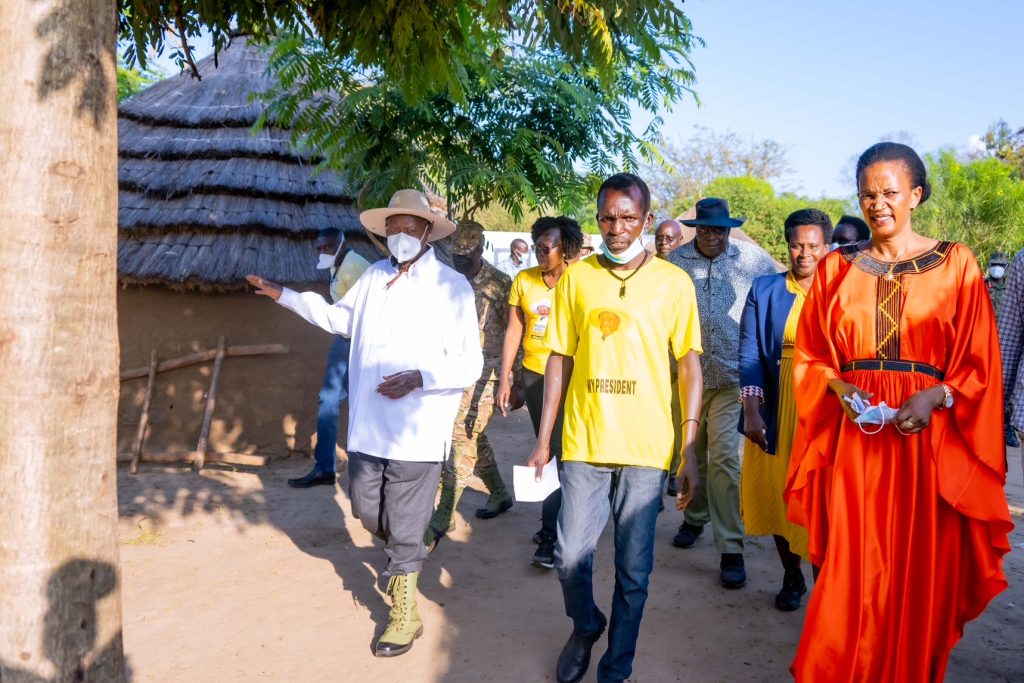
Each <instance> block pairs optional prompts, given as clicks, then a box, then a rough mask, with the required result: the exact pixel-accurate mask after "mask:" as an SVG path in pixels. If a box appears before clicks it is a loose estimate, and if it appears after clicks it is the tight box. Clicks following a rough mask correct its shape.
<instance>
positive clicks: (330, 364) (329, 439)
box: [314, 336, 352, 472]
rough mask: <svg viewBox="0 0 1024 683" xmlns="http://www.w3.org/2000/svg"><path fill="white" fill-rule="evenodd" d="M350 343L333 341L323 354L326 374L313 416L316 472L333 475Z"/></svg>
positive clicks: (344, 395) (342, 339)
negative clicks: (314, 417) (317, 406)
mask: <svg viewBox="0 0 1024 683" xmlns="http://www.w3.org/2000/svg"><path fill="white" fill-rule="evenodd" d="M351 346H352V341H351V340H350V339H349V338H348V337H342V336H338V337H335V339H334V343H333V344H331V350H330V351H329V352H328V353H327V370H326V371H325V372H324V384H323V386H322V387H320V407H319V408H318V410H317V413H316V450H315V451H314V455H315V456H316V469H317V471H318V472H333V471H334V448H335V446H336V445H337V443H338V417H340V415H341V402H342V401H344V400H345V399H346V398H347V397H348V351H349V348H350V347H351Z"/></svg>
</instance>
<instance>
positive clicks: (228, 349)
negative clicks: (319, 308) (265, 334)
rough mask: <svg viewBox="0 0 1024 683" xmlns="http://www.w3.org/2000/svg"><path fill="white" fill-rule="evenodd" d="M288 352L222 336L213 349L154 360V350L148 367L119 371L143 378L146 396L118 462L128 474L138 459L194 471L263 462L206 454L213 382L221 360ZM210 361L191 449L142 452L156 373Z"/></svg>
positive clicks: (251, 457) (214, 400) (254, 457)
mask: <svg viewBox="0 0 1024 683" xmlns="http://www.w3.org/2000/svg"><path fill="white" fill-rule="evenodd" d="M285 353H288V346H287V345H285V344H255V345H250V346H226V345H225V343H224V337H223V336H222V337H220V339H218V340H217V349H216V350H215V351H199V352H197V353H191V354H189V355H187V356H181V357H180V358H172V359H169V360H165V361H161V362H157V357H156V349H153V351H152V352H151V353H150V356H149V367H146V368H132V369H130V370H123V371H121V381H122V382H123V381H125V380H129V379H137V378H140V377H147V378H148V379H147V383H146V397H145V399H144V400H143V402H142V412H141V414H140V416H139V428H138V431H137V432H136V434H135V441H134V443H133V445H132V450H131V452H130V453H118V454H117V461H118V462H127V463H129V471H130V472H131V473H132V474H135V473H136V472H138V469H139V462H140V461H141V462H156V463H178V462H185V463H190V464H191V465H192V468H193V469H194V470H196V471H197V472H198V471H199V470H201V469H202V468H203V467H204V466H205V465H206V463H207V462H216V463H223V464H227V465H248V466H261V465H266V464H267V461H268V459H269V458H268V456H265V455H257V454H255V453H207V452H206V451H207V448H208V446H209V439H210V427H211V425H212V424H213V411H214V409H215V407H216V404H217V384H218V383H219V381H220V371H221V367H223V365H224V359H225V358H228V357H232V358H235V357H240V356H263V355H279V354H285ZM211 360H212V361H213V372H212V373H211V376H210V386H209V388H208V389H207V391H206V406H205V407H204V409H203V420H202V424H201V425H200V428H199V442H198V443H197V444H196V449H195V450H194V451H178V452H171V453H156V454H147V455H143V453H142V449H143V446H144V445H145V441H146V430H147V428H148V427H149V406H150V402H151V400H152V397H153V386H154V384H155V383H156V375H157V374H158V373H161V372H167V371H168V370H177V369H178V368H184V367H188V366H190V365H198V364H200V363H207V362H209V361H211Z"/></svg>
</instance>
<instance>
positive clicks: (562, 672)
mask: <svg viewBox="0 0 1024 683" xmlns="http://www.w3.org/2000/svg"><path fill="white" fill-rule="evenodd" d="M597 621H598V626H597V631H595V632H594V633H592V634H591V635H589V636H584V635H580V634H578V633H576V630H575V629H573V632H572V635H571V636H569V640H567V641H566V643H565V647H563V648H562V652H561V653H560V654H559V655H558V663H557V664H556V665H555V679H556V680H558V683H579V681H581V680H583V676H585V675H586V673H587V669H589V668H590V651H591V650H592V649H593V648H594V643H596V642H597V640H598V638H600V637H601V634H602V633H604V629H605V627H606V626H608V620H607V619H605V616H604V615H603V614H601V610H598V611H597Z"/></svg>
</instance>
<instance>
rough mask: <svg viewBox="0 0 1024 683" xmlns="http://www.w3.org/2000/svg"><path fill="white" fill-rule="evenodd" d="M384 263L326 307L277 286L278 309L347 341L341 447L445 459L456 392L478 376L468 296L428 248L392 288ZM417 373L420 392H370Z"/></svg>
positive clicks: (314, 297) (462, 281)
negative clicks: (390, 378)
mask: <svg viewBox="0 0 1024 683" xmlns="http://www.w3.org/2000/svg"><path fill="white" fill-rule="evenodd" d="M397 272H398V271H397V269H396V268H395V266H393V265H392V264H391V261H390V260H384V261H378V262H377V263H374V264H373V265H371V266H370V267H369V268H368V269H367V271H366V272H365V273H364V274H363V276H362V277H361V278H359V280H358V281H357V282H356V284H355V286H353V287H352V288H351V289H350V290H349V291H348V293H346V294H345V296H344V297H343V298H342V300H341V301H339V302H338V303H336V304H334V305H333V306H332V305H330V304H328V303H327V302H326V301H324V299H323V297H321V296H320V295H319V294H316V293H314V292H305V293H302V294H300V293H298V292H295V291H292V290H290V289H287V288H285V289H284V291H283V292H282V293H281V298H280V300H279V302H278V303H280V304H281V305H282V306H284V307H286V308H288V309H290V310H292V311H294V312H296V313H298V314H299V315H300V316H302V317H303V318H305V319H306V320H308V321H309V322H311V323H312V324H314V325H316V326H318V327H321V328H323V329H325V330H327V331H328V332H331V333H333V334H341V335H345V336H349V337H352V351H351V355H350V357H349V370H348V381H349V421H348V449H349V450H351V451H358V452H360V453H364V454H366V455H373V456H376V457H379V458H388V459H391V460H409V461H416V462H436V461H441V460H444V459H445V458H446V457H447V456H448V449H449V448H450V445H451V438H452V428H453V426H454V422H455V415H456V413H457V412H458V409H459V402H460V400H461V398H462V390H463V389H464V388H466V387H468V386H470V385H472V384H474V383H475V382H476V380H477V378H478V377H479V376H480V372H481V370H482V369H483V354H482V353H481V352H480V330H479V327H478V325H477V317H476V305H475V303H474V297H473V289H472V288H471V287H470V285H469V282H468V281H467V280H466V278H465V276H463V275H460V274H459V273H457V272H456V271H454V270H452V269H451V268H449V267H448V266H446V265H444V264H443V263H441V262H440V261H438V260H437V258H436V257H435V255H434V250H433V249H428V250H427V252H426V253H425V254H423V256H421V257H420V259H419V260H418V261H417V262H416V263H414V264H413V266H412V268H410V269H409V272H407V273H406V274H404V275H402V276H401V277H400V278H398V279H397V280H396V281H395V283H394V284H393V285H392V286H391V288H390V289H385V288H384V286H385V285H386V284H387V283H388V281H390V280H391V279H392V278H393V277H395V274H396V273H397ZM403 370H419V371H420V373H421V374H422V376H423V388H422V389H415V390H413V391H412V392H411V393H409V394H406V395H405V396H403V397H402V398H399V399H391V398H387V397H385V396H384V395H382V394H379V393H377V386H378V385H379V384H380V383H381V382H383V381H384V376H385V375H392V374H394V373H396V372H402V371H403Z"/></svg>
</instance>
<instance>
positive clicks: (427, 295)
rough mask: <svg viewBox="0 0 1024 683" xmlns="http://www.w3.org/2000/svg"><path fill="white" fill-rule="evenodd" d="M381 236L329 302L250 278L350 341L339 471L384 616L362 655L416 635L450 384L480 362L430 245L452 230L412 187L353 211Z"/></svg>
mask: <svg viewBox="0 0 1024 683" xmlns="http://www.w3.org/2000/svg"><path fill="white" fill-rule="evenodd" d="M359 220H360V221H361V222H362V224H363V227H365V228H366V229H367V230H369V231H370V232H372V233H374V234H376V235H380V236H382V237H385V238H387V245H388V249H389V250H390V251H391V258H390V259H387V260H382V261H378V262H377V263H374V264H373V265H372V266H370V267H369V268H368V269H367V270H366V272H365V273H364V274H363V276H362V277H360V278H359V280H358V281H357V282H356V283H355V285H353V287H352V288H351V289H349V290H348V292H347V293H346V294H345V296H344V297H342V299H341V301H339V302H338V303H336V304H335V305H333V306H331V305H330V304H328V303H327V302H326V301H324V299H323V297H321V296H320V295H319V294H316V293H315V292H305V293H302V294H300V293H298V292H294V291H292V290H290V289H286V288H282V287H281V286H280V285H276V284H274V283H273V282H268V281H266V280H263V279H262V278H260V277H258V276H256V275H250V276H248V277H247V279H248V281H249V282H250V283H251V284H253V285H254V286H255V287H256V288H257V294H262V295H265V296H269V297H271V298H272V299H274V300H275V301H277V302H278V303H280V304H281V305H282V306H284V307H285V308H288V309H291V310H292V311H294V312H295V313H297V314H298V315H300V316H301V317H303V318H304V319H306V320H307V321H309V322H310V323H312V324H314V325H317V326H318V327H321V328H323V329H325V330H327V331H328V332H331V333H332V334H340V335H344V336H349V337H351V338H352V350H351V355H350V358H349V361H350V362H349V422H348V476H349V498H350V500H351V502H352V514H353V515H354V516H355V517H357V518H358V519H359V521H360V522H361V523H362V525H363V528H365V529H366V530H367V531H369V532H370V533H372V534H373V535H375V536H377V537H378V538H380V539H381V540H383V541H384V553H385V554H386V555H387V558H388V559H387V564H386V566H385V567H384V571H383V572H382V575H383V576H386V577H388V578H389V580H388V589H387V593H388V596H390V598H391V613H390V615H389V618H388V625H387V628H386V629H385V631H384V633H383V635H381V637H380V638H379V639H378V641H377V644H376V646H375V648H374V654H376V655H377V656H378V657H393V656H395V655H400V654H402V653H404V652H407V651H408V650H409V649H410V648H411V647H412V644H413V640H415V639H416V638H417V637H419V636H420V635H421V634H422V633H423V623H422V621H421V620H420V617H419V612H418V611H417V609H416V582H417V579H418V577H419V573H420V569H421V568H422V566H423V561H424V560H425V559H426V557H427V549H426V548H425V547H424V546H423V532H424V531H426V528H427V523H428V522H429V521H430V515H431V512H432V511H433V509H434V497H435V495H436V493H437V484H438V480H439V479H440V475H441V462H442V461H443V460H444V458H445V457H446V456H447V455H448V451H449V449H450V448H451V438H452V424H453V422H454V420H455V414H456V413H457V412H458V409H459V402H460V400H461V399H462V391H463V389H465V388H466V387H468V386H471V385H473V384H474V383H475V382H476V381H477V378H479V377H480V373H481V371H482V369H483V355H482V354H481V352H480V332H479V329H478V326H477V316H476V304H475V302H474V297H473V289H472V288H471V287H470V285H469V282H467V281H466V278H465V277H463V276H462V275H460V274H459V273H457V272H455V270H453V269H452V268H450V267H448V266H447V265H445V264H444V263H442V262H441V261H440V260H439V259H438V258H437V256H436V255H435V253H434V249H433V247H432V245H431V244H430V243H431V242H434V241H436V240H439V239H441V238H443V237H447V236H448V235H450V234H451V233H452V232H454V231H455V224H454V223H452V222H451V221H449V220H448V219H446V218H445V217H444V216H441V215H438V214H436V213H434V212H433V211H432V210H431V208H430V204H429V203H428V201H427V198H426V196H424V194H423V193H422V192H419V191H417V190H399V191H398V192H396V193H395V194H394V196H392V197H391V201H390V203H389V204H388V206H387V207H386V208H380V209H370V210H368V211H363V212H362V213H361V214H360V215H359Z"/></svg>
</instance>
